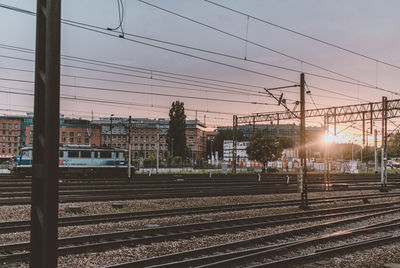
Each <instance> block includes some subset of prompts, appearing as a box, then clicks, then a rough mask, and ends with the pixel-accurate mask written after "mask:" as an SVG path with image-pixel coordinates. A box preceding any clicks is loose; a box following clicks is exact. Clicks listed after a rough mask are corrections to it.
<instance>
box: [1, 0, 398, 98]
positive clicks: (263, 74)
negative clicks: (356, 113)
mask: <svg viewBox="0 0 400 268" xmlns="http://www.w3.org/2000/svg"><path fill="white" fill-rule="evenodd" d="M138 1H140V0H138ZM141 2H143V1H141ZM0 7H1V6H0ZM28 14H30V15H32V14H33V15H34V14H35V13H33V12H29V11H28ZM66 21H69V22H66ZM62 23H64V24H67V25H70V26H74V27H77V28H81V29H85V30H89V31H92V32H96V33H100V34H104V35H108V36H111V37H117V38H119V37H118V36H117V35H114V34H111V33H107V32H103V31H100V30H95V29H92V28H88V27H86V26H82V25H88V26H89V27H94V28H99V27H98V26H92V25H89V24H84V23H79V22H73V21H70V20H65V19H63V20H62ZM101 29H103V28H101ZM239 38H240V37H239ZM123 39H124V40H128V41H131V42H135V43H139V44H142V45H146V46H150V47H154V48H158V49H161V50H165V51H169V52H172V53H176V54H180V55H184V56H188V57H192V58H196V59H200V60H204V61H208V62H211V63H215V64H219V65H222V66H226V67H230V68H234V69H238V70H241V71H246V72H250V73H254V74H257V75H262V76H265V77H269V78H275V79H278V80H281V81H284V82H290V83H295V81H292V80H289V79H286V78H281V77H278V76H273V75H268V74H265V73H261V72H257V71H253V70H250V69H246V68H242V67H238V66H235V65H231V64H227V63H223V62H218V61H215V60H211V59H208V58H204V57H200V56H196V55H192V54H189V53H185V52H181V51H177V50H173V49H169V48H165V47H161V46H157V45H154V44H149V43H146V42H142V41H138V40H134V39H130V38H123ZM338 75H340V74H338ZM342 76H343V75H342ZM344 77H346V76H344ZM349 79H352V80H355V81H357V82H359V81H358V80H357V79H354V78H349ZM362 83H364V82H362ZM309 87H311V88H315V89H318V90H323V91H326V92H330V93H332V94H338V95H342V96H345V97H349V98H354V99H356V98H355V97H353V96H349V95H346V94H341V93H338V92H337V91H333V90H325V89H323V88H321V87H316V86H313V85H309ZM385 91H387V90H385ZM390 93H392V94H397V92H390ZM366 101H367V100H366Z"/></svg>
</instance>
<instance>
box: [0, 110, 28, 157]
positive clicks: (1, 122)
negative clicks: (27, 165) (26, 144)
mask: <svg viewBox="0 0 400 268" xmlns="http://www.w3.org/2000/svg"><path fill="white" fill-rule="evenodd" d="M22 122H23V118H22V117H18V116H2V117H0V158H10V157H12V156H15V155H18V153H19V149H20V147H21V136H22V133H21V129H22Z"/></svg>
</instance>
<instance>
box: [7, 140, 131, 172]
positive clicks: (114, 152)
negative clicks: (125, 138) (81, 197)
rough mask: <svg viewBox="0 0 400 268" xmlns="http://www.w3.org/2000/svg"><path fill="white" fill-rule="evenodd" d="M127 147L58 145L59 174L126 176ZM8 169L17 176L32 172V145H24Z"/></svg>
mask: <svg viewBox="0 0 400 268" xmlns="http://www.w3.org/2000/svg"><path fill="white" fill-rule="evenodd" d="M126 155H127V150H124V149H116V148H112V149H111V148H95V147H90V146H84V145H70V146H65V147H60V148H59V167H60V168H59V172H60V176H59V177H60V178H66V177H67V178H69V177H126V176H127V173H128V170H127V161H126V160H125V156H126ZM11 171H12V173H13V174H14V175H16V176H17V177H27V176H32V147H24V148H22V149H21V150H20V153H19V155H18V156H17V157H16V158H15V159H14V164H13V165H12V168H11Z"/></svg>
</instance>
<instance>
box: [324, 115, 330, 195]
mask: <svg viewBox="0 0 400 268" xmlns="http://www.w3.org/2000/svg"><path fill="white" fill-rule="evenodd" d="M324 129H325V137H327V136H328V115H327V114H325V116H324ZM328 180H329V179H328V141H327V140H326V141H325V157H324V181H325V189H326V190H329V184H328Z"/></svg>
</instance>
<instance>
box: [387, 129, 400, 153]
mask: <svg viewBox="0 0 400 268" xmlns="http://www.w3.org/2000/svg"><path fill="white" fill-rule="evenodd" d="M387 151H388V156H389V157H399V156H400V133H395V134H392V135H391V136H390V137H389V139H388V143H387Z"/></svg>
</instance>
